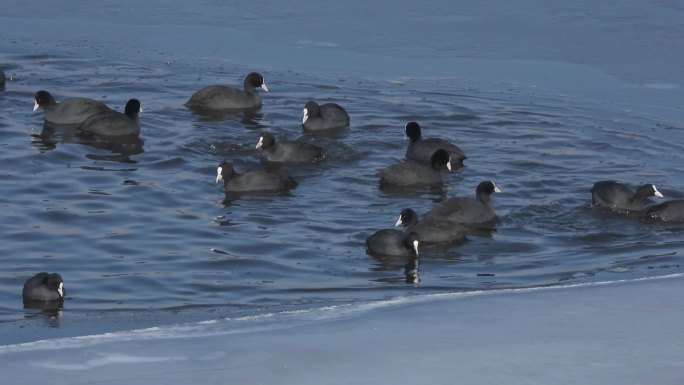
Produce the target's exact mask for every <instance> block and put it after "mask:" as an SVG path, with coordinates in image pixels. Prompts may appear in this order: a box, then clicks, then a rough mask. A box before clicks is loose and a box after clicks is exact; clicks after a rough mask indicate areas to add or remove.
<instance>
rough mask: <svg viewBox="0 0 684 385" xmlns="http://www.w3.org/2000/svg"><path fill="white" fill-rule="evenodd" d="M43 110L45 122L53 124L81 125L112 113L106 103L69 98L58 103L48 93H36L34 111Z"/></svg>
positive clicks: (42, 91)
mask: <svg viewBox="0 0 684 385" xmlns="http://www.w3.org/2000/svg"><path fill="white" fill-rule="evenodd" d="M39 108H42V109H43V110H44V111H45V121H46V122H48V123H53V124H65V125H70V124H74V125H76V124H81V123H83V122H84V121H85V120H86V119H88V118H89V117H91V116H93V115H95V114H98V113H100V112H104V111H111V110H110V109H109V107H107V106H106V105H105V104H104V103H102V102H98V101H96V100H93V99H88V98H68V99H64V100H63V101H62V102H61V103H57V102H56V101H55V98H54V97H53V96H52V95H51V94H50V93H49V92H47V91H44V90H40V91H38V92H36V95H35V104H34V105H33V111H36V110H38V109H39Z"/></svg>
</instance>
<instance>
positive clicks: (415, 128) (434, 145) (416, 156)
mask: <svg viewBox="0 0 684 385" xmlns="http://www.w3.org/2000/svg"><path fill="white" fill-rule="evenodd" d="M404 132H405V133H406V137H407V138H408V139H409V140H410V143H409V145H408V148H406V159H413V160H417V161H422V162H429V161H430V157H431V156H432V154H434V152H435V151H437V150H439V149H440V148H441V149H444V150H446V151H447V152H448V153H449V155H450V156H451V164H452V166H453V167H454V169H456V168H459V167H463V161H464V160H466V159H467V158H468V157H467V156H466V155H465V153H464V152H463V150H461V149H460V148H458V146H456V145H455V144H452V143H450V142H449V141H447V140H444V139H439V138H428V139H423V138H422V136H421V132H420V125H418V123H416V122H409V123H407V124H406V126H405V127H404Z"/></svg>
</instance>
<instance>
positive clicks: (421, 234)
mask: <svg viewBox="0 0 684 385" xmlns="http://www.w3.org/2000/svg"><path fill="white" fill-rule="evenodd" d="M399 225H403V226H404V229H405V230H404V231H405V232H406V233H416V234H418V238H419V239H420V241H421V242H426V243H452V242H460V241H463V240H465V237H466V234H467V230H466V228H465V227H463V226H462V225H460V224H456V223H451V222H448V221H445V220H439V219H435V218H424V219H422V220H420V219H419V218H418V214H416V212H415V211H413V209H409V208H406V209H403V210H401V214H400V215H399V220H397V223H396V224H395V226H399Z"/></svg>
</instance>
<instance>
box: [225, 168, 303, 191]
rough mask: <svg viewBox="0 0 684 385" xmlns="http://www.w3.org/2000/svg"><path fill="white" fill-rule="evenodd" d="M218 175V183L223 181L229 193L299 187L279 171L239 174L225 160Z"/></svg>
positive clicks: (258, 170) (260, 170) (262, 170)
mask: <svg viewBox="0 0 684 385" xmlns="http://www.w3.org/2000/svg"><path fill="white" fill-rule="evenodd" d="M216 174H217V175H216V183H218V182H221V181H223V183H224V185H225V187H226V190H227V191H228V192H236V193H244V192H259V191H287V190H290V189H293V188H295V187H297V182H296V181H295V180H294V179H292V178H291V177H289V176H287V175H283V174H281V173H279V172H277V171H272V170H265V169H255V170H249V171H246V172H244V173H241V174H238V173H236V172H235V170H234V169H233V165H232V164H231V163H230V162H228V161H225V160H224V161H223V162H221V163H220V164H219V165H218V168H217V169H216Z"/></svg>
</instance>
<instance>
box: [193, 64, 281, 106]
mask: <svg viewBox="0 0 684 385" xmlns="http://www.w3.org/2000/svg"><path fill="white" fill-rule="evenodd" d="M257 87H260V88H261V89H262V90H264V91H266V92H268V87H266V82H265V81H264V77H263V76H261V74H259V73H256V72H252V73H250V74H249V75H247V76H246V77H245V81H244V86H243V89H242V90H239V89H237V88H233V87H229V86H222V85H213V86H208V87H205V88H202V89H201V90H199V91H197V92H195V93H194V94H193V95H192V96H191V97H190V99H188V101H187V102H186V103H185V105H186V106H187V107H188V108H191V109H199V110H244V109H250V108H259V107H261V95H259V93H258V92H257V91H256V88H257Z"/></svg>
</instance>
